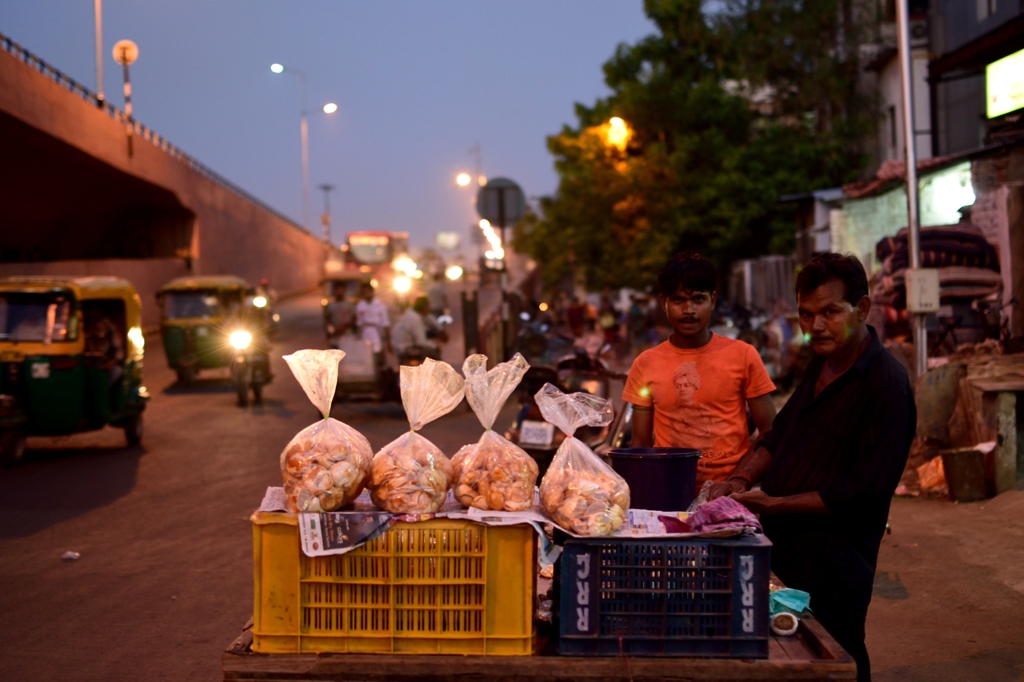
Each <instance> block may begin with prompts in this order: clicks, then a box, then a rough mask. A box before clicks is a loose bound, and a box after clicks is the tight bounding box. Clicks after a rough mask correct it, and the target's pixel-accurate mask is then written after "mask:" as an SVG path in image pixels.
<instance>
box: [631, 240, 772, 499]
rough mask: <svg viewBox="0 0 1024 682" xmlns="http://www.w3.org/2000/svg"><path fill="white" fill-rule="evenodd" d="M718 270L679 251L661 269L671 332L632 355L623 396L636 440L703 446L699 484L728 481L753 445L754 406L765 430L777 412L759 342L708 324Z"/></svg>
mask: <svg viewBox="0 0 1024 682" xmlns="http://www.w3.org/2000/svg"><path fill="white" fill-rule="evenodd" d="M717 278H718V277H717V273H716V272H715V268H714V266H713V265H712V264H711V263H710V262H709V261H708V260H707V259H705V258H704V257H703V256H699V255H697V254H695V253H689V252H687V253H681V254H677V255H675V256H673V257H672V258H671V259H670V260H669V261H668V263H666V264H665V267H663V268H662V270H661V273H660V274H659V275H658V284H659V286H660V288H661V292H662V293H661V296H660V301H661V306H662V308H663V309H664V310H665V315H666V316H667V317H668V320H669V323H670V324H671V325H672V335H671V336H670V337H669V339H668V341H665V342H663V343H661V344H659V345H657V346H655V347H654V348H651V349H650V350H647V351H644V352H643V353H641V354H640V356H639V357H638V358H637V359H636V360H635V361H634V362H633V367H632V368H631V369H630V371H629V378H628V379H627V380H626V387H625V389H624V390H623V392H622V399H623V400H625V401H627V402H629V403H632V404H633V441H632V445H633V447H651V446H655V445H656V446H658V447H680V448H693V449H696V450H700V452H701V460H700V462H699V463H698V465H697V485H698V488H699V487H700V486H701V484H703V482H704V481H724V480H726V479H727V478H728V477H729V474H730V473H732V470H733V468H734V467H735V466H736V464H737V463H738V462H739V461H740V459H742V458H743V456H744V455H746V454H747V453H748V452H750V449H751V441H750V433H749V430H748V428H747V407H748V406H749V408H750V414H751V417H752V418H753V420H754V424H755V425H756V426H757V429H758V431H759V432H760V433H766V432H767V431H768V430H769V429H770V428H771V425H772V421H773V420H774V419H775V405H774V403H772V400H771V396H770V395H769V394H770V393H771V392H772V391H774V390H775V384H773V383H772V380H771V378H770V377H769V376H768V372H767V371H766V370H765V368H764V363H763V362H761V356H760V355H758V353H757V351H756V350H755V349H754V347H753V346H751V345H749V344H747V343H744V342H742V341H734V340H732V339H727V338H725V337H722V336H718V335H716V334H713V333H712V332H711V330H710V329H708V323H709V322H710V321H711V313H712V312H713V311H714V309H715V303H716V302H717V299H718V295H717V293H716V291H715V289H716V283H717Z"/></svg>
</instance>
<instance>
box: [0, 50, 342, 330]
mask: <svg viewBox="0 0 1024 682" xmlns="http://www.w3.org/2000/svg"><path fill="white" fill-rule="evenodd" d="M29 61H31V60H29ZM37 67H38V64H35V63H33V65H31V66H30V65H29V64H27V63H25V61H24V60H23V59H21V58H19V57H16V56H14V55H12V54H10V53H9V52H7V51H4V50H2V49H0V111H3V112H6V113H8V114H9V115H11V116H13V117H15V118H17V119H19V120H21V121H23V122H24V123H26V124H28V125H30V126H32V127H33V128H36V129H38V130H40V131H42V132H43V133H45V134H47V135H49V136H51V137H53V138H55V139H57V140H60V141H62V142H64V143H66V144H68V145H70V146H72V147H75V148H77V149H79V150H81V151H83V152H85V153H87V154H89V155H91V156H93V157H95V158H96V159H99V160H100V161H102V162H104V163H106V164H109V165H110V166H112V167H114V168H116V169H118V170H121V171H123V172H125V173H128V174H130V175H133V176H135V177H138V178H140V179H142V180H144V181H146V182H149V183H152V184H154V185H157V186H159V187H163V188H165V189H167V190H169V191H170V192H172V193H174V195H175V196H176V197H177V199H178V201H179V202H180V203H181V204H182V206H184V207H186V208H188V209H189V210H191V211H192V212H193V213H194V214H195V216H196V220H195V227H194V231H193V238H192V247H191V253H190V256H191V258H190V261H191V268H192V274H197V275H214V274H234V275H238V276H240V277H243V278H245V279H247V280H249V281H251V282H253V283H255V282H257V281H258V280H259V279H260V278H263V277H268V278H269V279H270V281H271V286H273V287H274V288H275V289H277V290H278V291H279V292H281V293H284V294H286V293H289V292H293V291H299V290H303V289H308V288H311V287H313V286H315V284H316V283H317V282H318V281H319V279H320V276H321V273H322V267H323V266H322V264H323V244H322V242H321V241H320V240H319V239H318V238H317V237H314V236H313V235H311V234H309V233H308V232H306V231H305V230H303V229H302V228H301V227H299V226H298V225H296V224H295V223H293V222H291V221H290V220H288V219H287V218H285V217H283V216H281V215H280V214H278V213H276V212H274V211H273V210H272V209H270V208H268V207H266V206H265V205H262V204H260V203H258V201H256V200H254V199H253V198H251V197H247V196H245V194H244V193H243V192H241V191H240V190H237V188H232V187H230V186H228V184H227V183H226V181H222V180H220V179H218V178H215V177H211V172H209V171H206V172H204V171H205V169H204V168H197V164H196V162H194V161H192V160H191V159H188V158H187V157H183V156H182V155H181V153H180V152H178V151H177V150H176V149H174V148H171V147H170V146H169V145H168V144H167V142H166V141H164V140H161V139H160V138H158V137H156V136H153V135H152V134H149V131H143V132H144V133H146V134H138V133H137V134H135V135H133V153H132V155H131V156H129V154H128V144H127V132H126V126H125V124H124V122H122V121H120V120H117V119H116V118H114V117H113V116H111V114H110V113H108V111H107V110H105V109H101V108H99V107H97V106H96V104H95V101H94V100H92V101H90V99H88V98H87V96H88V95H89V93H87V91H84V90H83V89H81V88H80V86H79V89H80V92H73V91H72V88H69V87H68V86H67V85H66V84H59V83H58V82H55V80H54V79H53V77H52V73H51V74H49V75H48V74H46V73H43V72H41V71H40V69H39V68H37ZM0 142H2V141H0ZM53 162H54V163H60V159H53ZM8 199H16V197H10V198H8ZM54 200H55V201H59V200H60V199H59V197H55V198H54ZM0 220H2V217H0ZM2 228H3V225H2V223H0V240H2V239H3V237H2V232H3V229H2ZM186 272H187V270H186V260H185V259H136V260H81V261H57V262H40V263H0V275H7V274H67V275H79V274H108V275H118V276H123V277H125V278H127V279H129V280H131V281H132V282H133V283H134V284H135V285H136V287H137V288H138V289H139V293H140V295H141V296H142V299H143V305H144V307H145V308H147V309H153V308H154V305H153V302H154V294H155V292H156V289H157V288H159V286H160V285H161V284H162V283H163V282H164V281H166V280H167V279H171V278H173V277H175V276H179V275H182V274H186ZM147 318H148V320H149V321H151V320H152V318H151V316H149V315H147ZM149 321H147V324H148V323H149Z"/></svg>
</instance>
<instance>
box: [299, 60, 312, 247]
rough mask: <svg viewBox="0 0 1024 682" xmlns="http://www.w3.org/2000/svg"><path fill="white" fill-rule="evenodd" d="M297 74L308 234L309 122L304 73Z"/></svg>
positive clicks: (304, 220) (303, 200)
mask: <svg viewBox="0 0 1024 682" xmlns="http://www.w3.org/2000/svg"><path fill="white" fill-rule="evenodd" d="M296 73H298V74H299V89H300V90H301V95H300V96H301V98H302V121H301V124H300V125H301V134H302V222H303V223H304V224H305V227H306V232H309V231H310V229H309V122H308V121H307V118H306V73H305V72H304V71H296Z"/></svg>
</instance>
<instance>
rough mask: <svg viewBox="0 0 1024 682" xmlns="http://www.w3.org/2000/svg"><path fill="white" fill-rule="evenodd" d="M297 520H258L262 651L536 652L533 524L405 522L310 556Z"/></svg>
mask: <svg viewBox="0 0 1024 682" xmlns="http://www.w3.org/2000/svg"><path fill="white" fill-rule="evenodd" d="M296 521H297V519H296V517H294V516H290V515H288V514H279V513H257V514H256V515H255V516H254V517H253V559H254V562H253V563H254V569H255V575H254V585H255V604H254V613H253V628H252V634H253V643H252V649H253V651H258V652H260V653H275V654H276V653H299V652H332V653H345V652H353V653H387V654H475V655H489V656H523V655H530V654H531V653H533V650H534V646H533V642H534V631H533V608H534V594H535V593H536V569H535V566H536V548H537V539H536V536H535V533H534V530H533V529H532V528H531V527H530V526H526V525H518V526H484V525H481V524H478V523H472V522H469V521H455V520H449V519H437V520H433V521H423V522H420V523H404V522H399V523H397V524H395V525H394V526H392V528H391V529H390V530H389V531H388V532H386V533H384V534H383V535H382V536H380V537H378V538H377V539H375V540H371V541H370V542H368V543H366V544H365V545H363V546H362V547H360V548H358V549H355V550H353V551H351V552H349V553H347V554H340V555H333V556H326V557H307V556H306V555H305V554H303V553H302V551H301V550H300V549H299V538H298V528H297V526H296Z"/></svg>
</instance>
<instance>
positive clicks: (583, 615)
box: [576, 554, 590, 632]
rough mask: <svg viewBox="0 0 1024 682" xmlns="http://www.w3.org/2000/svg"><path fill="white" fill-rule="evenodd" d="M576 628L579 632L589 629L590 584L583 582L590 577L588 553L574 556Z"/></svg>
mask: <svg viewBox="0 0 1024 682" xmlns="http://www.w3.org/2000/svg"><path fill="white" fill-rule="evenodd" d="M576 566H577V569H576V578H577V580H576V604H577V605H578V606H577V607H576V629H577V630H579V631H580V632H587V631H589V630H590V608H589V605H590V584H589V583H587V582H584V581H585V580H586V579H587V578H589V577H590V555H589V554H578V555H577V556H576Z"/></svg>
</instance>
